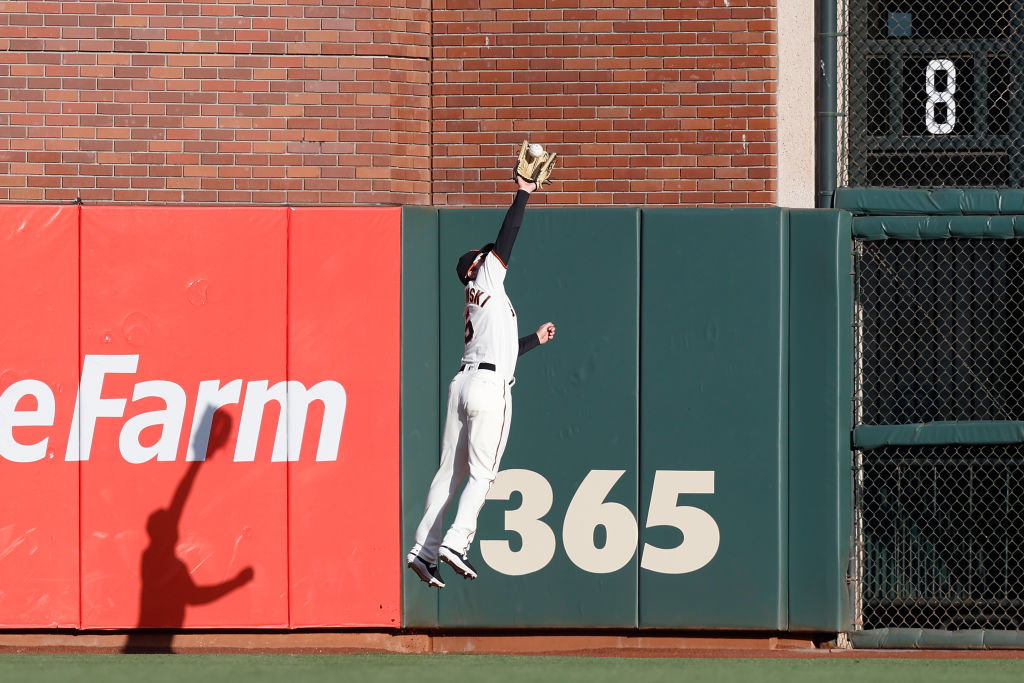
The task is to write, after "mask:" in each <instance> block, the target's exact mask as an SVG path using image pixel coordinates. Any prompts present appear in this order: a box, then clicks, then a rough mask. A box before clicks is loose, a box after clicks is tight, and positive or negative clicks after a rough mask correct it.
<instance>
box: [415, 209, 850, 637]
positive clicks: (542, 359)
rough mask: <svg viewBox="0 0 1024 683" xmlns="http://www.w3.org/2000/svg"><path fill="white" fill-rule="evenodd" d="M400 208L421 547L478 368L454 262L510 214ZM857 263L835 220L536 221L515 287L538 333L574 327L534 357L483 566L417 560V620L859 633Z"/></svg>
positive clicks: (763, 216) (812, 215)
mask: <svg viewBox="0 0 1024 683" xmlns="http://www.w3.org/2000/svg"><path fill="white" fill-rule="evenodd" d="M406 213H407V217H406V220H405V221H404V228H405V229H404V232H403V264H404V265H403V297H404V299H403V356H402V358H403V382H402V388H403V396H402V430H403V432H402V439H403V440H402V486H403V494H402V501H403V546H404V547H407V546H409V545H411V543H412V535H413V530H414V527H415V524H416V522H417V521H418V519H419V516H420V514H421V513H422V509H423V501H424V499H425V496H426V488H427V486H428V484H429V481H430V479H431V477H432V476H433V473H434V471H435V469H436V466H437V459H438V446H439V434H440V427H441V423H442V422H443V420H444V414H443V410H444V405H445V402H446V399H447V386H448V382H449V381H450V379H451V377H452V375H453V374H454V373H455V372H456V371H457V369H458V363H459V359H460V357H461V351H462V345H463V344H462V336H463V319H462V308H463V301H462V292H461V289H462V288H461V285H460V284H459V283H458V281H457V279H456V278H455V275H454V262H455V260H456V259H457V257H458V255H459V254H461V253H462V252H464V251H465V250H466V249H469V248H475V247H479V246H480V245H482V244H484V243H485V242H489V241H493V240H494V238H495V236H496V233H497V230H498V227H499V224H500V222H501V219H502V216H503V215H504V209H486V210H485V209H461V210H460V209H441V210H438V211H437V212H434V213H431V211H430V210H427V209H406ZM432 221H433V222H432ZM431 239H433V240H434V242H433V243H431ZM849 252H850V220H849V215H848V214H845V213H844V212H839V211H825V210H821V211H787V210H783V209H743V210H726V209H652V210H640V209H547V208H532V209H528V210H527V214H526V218H525V220H524V224H523V228H522V231H521V232H520V235H519V240H518V241H517V244H516V247H515V250H514V252H513V255H512V262H511V263H510V270H509V275H508V280H507V282H506V285H507V289H508V291H509V295H510V297H511V299H512V302H513V304H514V305H515V307H516V311H517V314H518V316H519V318H520V323H519V329H520V334H521V335H525V334H527V333H529V332H531V331H533V330H535V329H536V328H537V326H538V325H539V324H540V323H543V322H545V321H547V320H552V321H553V322H555V324H556V325H557V326H558V334H557V336H556V337H555V339H554V341H553V342H552V343H551V344H548V345H545V346H543V347H540V348H538V349H535V350H533V351H531V352H530V353H529V354H528V355H526V356H524V357H523V358H521V359H520V362H519V366H518V368H517V372H516V375H517V384H516V386H515V388H514V389H513V392H512V394H513V403H514V407H513V420H512V428H511V435H510V438H509V444H508V448H507V450H506V453H505V457H504V460H503V462H502V468H501V469H502V472H501V473H500V474H499V477H498V480H497V481H496V483H495V487H494V489H492V492H491V500H489V502H488V503H487V505H485V507H484V509H483V511H482V513H481V516H480V529H479V532H478V535H477V542H476V543H474V545H473V548H472V550H471V556H472V559H473V561H474V562H475V563H476V564H477V566H478V568H479V569H480V570H481V577H480V578H479V579H478V580H477V581H474V582H467V581H464V580H462V579H460V578H459V577H458V576H456V575H455V574H454V573H453V572H451V571H450V570H446V568H444V567H443V568H442V571H443V572H444V574H445V578H446V581H447V582H448V587H447V588H445V589H444V590H443V591H441V592H440V593H438V592H437V591H432V590H430V589H428V588H426V586H424V585H423V584H422V583H420V582H419V581H417V580H415V577H413V576H412V574H411V572H408V571H405V572H404V575H405V578H404V582H403V588H404V591H405V593H404V605H405V615H404V625H405V626H407V627H430V626H441V627H494V628H507V627H581V628H592V627H620V628H621V627H626V628H629V627H638V628H675V629H731V630H749V629H759V630H770V631H787V630H801V631H819V632H821V631H840V630H846V629H847V628H848V619H849V609H848V596H847V595H846V581H845V579H846V570H847V566H846V564H847V559H848V550H849V538H850V526H849V525H850V521H849V511H848V508H849V505H850V499H849V481H850V480H849V476H850V448H849V444H850V442H849V439H850V432H849V429H850V426H849V415H850V385H851V376H852V372H851V361H850V349H851V348H852V335H851V328H850V321H851V316H852V313H851V303H850V265H849ZM431 257H433V258H435V261H434V262H433V263H427V262H426V261H429V259H430V258H431ZM431 315H435V316H436V317H435V318H434V319H431ZM432 335H433V337H432ZM438 339H439V340H440V341H439V343H437V340H438ZM451 513H452V511H450V512H449V521H450V518H451ZM399 559H401V558H399Z"/></svg>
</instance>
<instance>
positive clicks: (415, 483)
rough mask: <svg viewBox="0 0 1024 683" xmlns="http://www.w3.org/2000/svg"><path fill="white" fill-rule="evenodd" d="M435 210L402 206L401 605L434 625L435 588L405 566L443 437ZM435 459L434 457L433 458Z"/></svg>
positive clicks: (411, 620)
mask: <svg viewBox="0 0 1024 683" xmlns="http://www.w3.org/2000/svg"><path fill="white" fill-rule="evenodd" d="M437 247H438V244H437V209H428V208H424V207H403V209H402V370H401V374H402V384H401V386H402V407H401V432H402V434H401V443H402V446H401V448H402V475H401V476H402V483H401V486H402V497H401V498H402V557H396V558H395V561H396V562H402V608H403V619H402V622H403V624H404V625H405V626H420V627H429V626H436V625H437V592H436V591H428V590H420V587H421V586H423V584H422V583H420V580H419V579H418V578H417V577H416V576H415V575H414V574H413V573H412V572H410V571H408V570H407V569H406V568H405V561H404V557H405V555H404V554H405V552H407V551H408V549H409V548H410V547H412V543H413V541H412V538H413V537H414V536H415V533H416V524H417V522H418V521H419V514H418V513H422V512H423V506H424V505H425V504H426V501H427V483H428V482H430V480H431V478H432V477H433V476H434V472H435V471H436V470H437V460H438V455H437V450H438V444H439V443H440V439H441V436H440V434H441V431H440V430H441V427H440V420H441V419H443V416H440V408H439V406H438V404H437V392H438V386H439V384H440V374H439V368H438V353H439V352H438V348H439V345H440V334H439V331H438V321H439V319H440V312H439V298H438V287H437V282H438V280H439V274H438V253H437ZM431 458H433V459H431Z"/></svg>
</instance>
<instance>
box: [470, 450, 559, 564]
mask: <svg viewBox="0 0 1024 683" xmlns="http://www.w3.org/2000/svg"><path fill="white" fill-rule="evenodd" d="M513 491H519V492H520V493H522V494H523V504H522V505H520V506H519V507H517V508H516V509H515V510H506V511H505V529H506V530H507V531H514V532H516V533H517V534H519V537H520V538H521V539H522V541H523V546H522V547H521V548H520V549H519V550H516V551H513V550H512V547H511V546H510V545H509V542H508V541H480V555H481V557H483V558H484V562H486V563H487V564H488V565H490V566H491V567H493V568H495V569H497V570H498V571H500V572H501V573H502V574H509V575H510V576H522V575H523V574H531V573H533V572H535V571H537V570H538V569H543V568H544V567H546V566H547V564H548V562H550V561H551V558H552V557H554V556H555V544H556V542H555V532H553V531H552V530H551V527H549V526H548V525H547V524H545V523H544V522H542V521H540V518H541V517H543V516H544V515H546V514H547V513H548V510H550V509H551V503H552V502H553V501H554V499H555V498H554V495H553V494H552V492H551V484H549V483H548V480H547V479H545V478H544V477H542V476H541V475H539V474H537V473H536V472H533V471H531V470H502V471H501V472H499V473H498V476H497V477H496V478H495V479H494V485H493V486H491V490H490V491H489V492H488V493H487V499H488V500H508V499H509V497H511V495H512V492H513Z"/></svg>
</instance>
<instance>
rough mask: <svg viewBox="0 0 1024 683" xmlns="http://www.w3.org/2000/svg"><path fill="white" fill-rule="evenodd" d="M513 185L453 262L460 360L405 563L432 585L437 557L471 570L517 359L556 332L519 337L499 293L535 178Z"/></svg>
mask: <svg viewBox="0 0 1024 683" xmlns="http://www.w3.org/2000/svg"><path fill="white" fill-rule="evenodd" d="M516 182H517V183H518V185H519V190H518V191H517V192H516V196H515V199H514V200H513V202H512V206H510V207H509V209H508V212H507V213H506V214H505V220H504V222H502V224H501V230H500V231H499V232H498V237H497V239H496V240H495V241H494V242H492V243H490V244H487V245H485V246H484V247H483V248H481V249H474V250H472V251H469V252H466V253H465V254H463V255H462V256H461V257H460V258H459V261H458V264H457V266H456V269H457V273H458V276H459V281H460V282H462V284H463V285H465V295H466V308H465V311H464V313H463V317H464V318H465V319H466V332H465V341H466V348H465V351H464V352H463V354H462V366H461V368H460V369H459V372H458V374H456V375H455V378H454V379H452V381H451V384H450V385H449V387H448V415H447V417H446V419H445V423H444V435H443V437H442V442H441V465H440V467H439V468H438V470H437V474H436V475H435V476H434V480H433V481H432V482H431V484H430V491H429V493H428V494H427V505H426V510H425V511H424V513H423V519H422V520H421V521H420V524H419V526H418V527H417V528H416V545H414V546H413V547H412V550H410V551H409V554H408V556H407V557H406V564H407V565H408V566H409V568H411V569H412V570H413V571H414V572H416V575H417V576H419V577H420V579H422V580H423V581H424V582H426V583H427V585H429V586H431V587H437V588H444V581H442V580H441V574H440V572H439V571H438V568H437V562H438V560H441V561H443V562H446V563H448V564H449V565H451V567H452V569H454V570H455V572H456V573H457V574H459V575H460V576H463V577H465V578H467V579H475V578H476V577H477V572H476V569H474V568H473V565H472V564H470V562H469V558H468V557H467V553H468V550H469V546H470V544H471V543H472V542H473V535H474V534H475V533H476V523H477V515H479V514H480V508H482V507H483V504H484V500H485V498H486V497H487V491H488V489H490V487H491V484H493V483H494V477H495V476H497V474H498V465H499V464H500V463H501V455H502V453H503V452H504V450H505V444H506V442H507V441H508V429H509V424H510V422H511V419H512V394H511V391H510V390H511V388H512V385H513V384H514V383H515V377H514V373H515V369H516V359H517V358H518V357H519V356H521V355H523V354H524V353H526V352H527V351H529V350H530V349H533V348H535V347H536V346H538V345H540V344H544V343H546V342H548V341H550V340H551V339H552V338H553V337H554V336H555V326H554V325H552V324H551V323H550V322H547V323H544V324H543V325H541V326H540V327H539V328H538V329H537V332H536V333H532V334H528V335H526V336H525V337H523V338H522V339H520V338H519V331H518V325H517V318H516V311H515V309H514V308H512V302H510V301H509V299H508V295H507V294H506V293H505V273H506V271H507V270H508V262H509V257H510V256H511V255H512V245H513V244H515V241H516V235H517V234H518V233H519V226H520V225H521V224H522V222H523V215H524V213H525V212H526V203H527V201H529V199H530V193H531V192H533V191H534V190H536V189H537V183H535V182H531V181H529V180H526V179H525V178H523V177H522V176H519V175H517V176H516ZM467 474H468V475H469V481H468V482H467V483H466V488H465V490H463V492H462V495H461V496H460V497H459V506H458V512H457V513H456V515H455V521H454V523H453V524H452V526H451V528H449V529H448V532H447V533H446V534H445V535H444V538H443V539H442V538H441V531H442V529H441V527H442V524H443V522H444V514H445V511H446V510H447V509H448V506H449V504H451V502H452V499H453V498H454V497H455V492H456V491H457V490H458V488H459V486H460V485H461V484H462V482H463V481H464V480H465V479H466V475H467Z"/></svg>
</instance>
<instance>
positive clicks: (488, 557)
mask: <svg viewBox="0 0 1024 683" xmlns="http://www.w3.org/2000/svg"><path fill="white" fill-rule="evenodd" d="M625 473H626V471H625V470H592V471H591V472H589V473H588V474H587V476H586V477H585V478H584V479H583V482H582V483H581V484H580V486H579V488H578V489H577V490H576V494H575V495H574V496H573V498H572V501H571V502H570V503H569V508H568V510H566V513H565V520H564V522H563V523H562V543H563V545H564V547H565V554H566V555H568V556H569V559H570V560H571V561H572V563H573V564H575V565H576V566H577V567H579V568H580V569H582V570H584V571H587V572H591V573H594V574H608V573H610V572H614V571H618V570H619V569H622V568H623V567H625V566H626V565H627V564H628V563H629V561H630V560H632V559H633V555H634V554H635V553H636V548H637V545H638V540H639V538H638V536H639V532H638V529H637V521H636V518H635V517H633V513H632V511H630V509H629V508H627V507H626V506H625V505H622V504H621V503H615V502H609V501H606V500H605V498H606V497H607V495H608V493H609V492H611V490H612V487H614V486H615V483H616V482H617V481H618V480H619V479H620V478H621V477H622V475H623V474H625ZM514 491H518V492H519V493H521V494H522V497H523V502H522V505H520V506H519V507H518V508H515V509H514V510H506V511H505V529H506V530H507V531H513V532H515V533H517V534H519V536H520V537H521V538H522V547H521V548H520V549H519V550H512V547H511V545H510V544H509V542H508V541H507V540H481V541H480V553H481V555H482V556H483V559H484V561H485V562H486V563H487V564H488V565H490V567H491V568H492V569H494V570H496V571H498V572H501V573H502V574H508V575H511V576H521V575H523V574H531V573H533V572H536V571H539V570H541V569H543V568H544V567H546V566H547V565H548V563H549V562H551V559H552V558H553V557H554V555H555V547H556V545H557V541H556V540H555V533H554V531H553V530H552V529H551V527H550V526H548V525H547V524H546V523H545V522H543V521H541V518H542V517H544V515H546V514H547V513H548V511H550V510H551V504H552V503H553V502H554V495H553V493H552V490H551V484H550V483H548V480H547V479H545V478H544V477H543V476H542V475H540V474H538V473H537V472H533V471H531V470H503V471H501V472H499V473H498V477H497V478H496V479H495V481H494V486H492V487H491V490H490V493H489V494H488V495H487V498H488V499H489V500H508V499H509V498H510V497H511V494H512V492H514ZM714 492H715V473H714V472H711V471H682V470H658V471H657V472H655V473H654V484H653V486H652V489H651V497H650V505H649V507H648V509H647V527H648V528H650V527H656V526H669V527H675V528H676V529H679V530H680V531H681V532H682V533H683V542H682V543H681V544H679V545H678V546H676V547H674V548H659V547H657V546H654V545H651V544H650V543H644V547H643V551H642V554H641V557H640V566H641V567H642V568H644V569H647V570H649V571H653V572H659V573H662V574H686V573H688V572H693V571H696V570H698V569H700V568H701V567H703V566H705V565H706V564H708V563H709V562H710V561H711V560H712V558H714V556H715V554H716V553H717V552H718V544H719V531H718V524H717V523H716V522H715V520H714V518H712V517H711V515H709V514H708V513H707V512H705V511H704V510H701V509H700V508H696V507H690V506H688V505H678V504H677V503H678V499H679V495H680V494H684V493H685V494H711V493H714ZM599 526H602V527H604V530H605V537H606V541H605V543H604V546H603V547H601V548H598V547H597V545H596V544H595V543H594V530H595V529H596V528H597V527H599Z"/></svg>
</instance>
